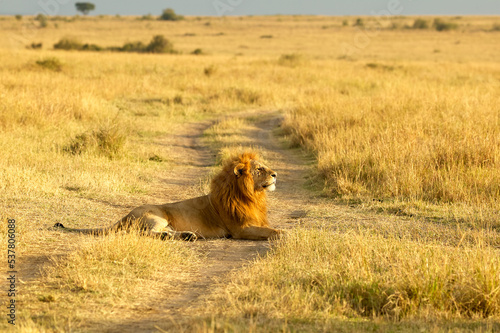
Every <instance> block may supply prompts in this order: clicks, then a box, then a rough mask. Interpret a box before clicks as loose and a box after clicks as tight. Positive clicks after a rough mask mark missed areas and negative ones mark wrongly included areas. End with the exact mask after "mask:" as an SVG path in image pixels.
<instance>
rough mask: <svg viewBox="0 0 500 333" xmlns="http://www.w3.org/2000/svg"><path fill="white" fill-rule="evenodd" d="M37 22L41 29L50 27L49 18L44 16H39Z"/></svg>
mask: <svg viewBox="0 0 500 333" xmlns="http://www.w3.org/2000/svg"><path fill="white" fill-rule="evenodd" d="M35 20H36V21H38V22H40V28H46V27H47V25H48V20H47V16H45V15H43V14H38V15H37V17H36V18H35Z"/></svg>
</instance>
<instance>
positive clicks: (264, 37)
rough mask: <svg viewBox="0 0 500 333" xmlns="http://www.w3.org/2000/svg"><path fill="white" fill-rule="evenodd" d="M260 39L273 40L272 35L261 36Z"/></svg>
mask: <svg viewBox="0 0 500 333" xmlns="http://www.w3.org/2000/svg"><path fill="white" fill-rule="evenodd" d="M260 38H263V39H266V38H269V39H270V38H273V35H262V36H260Z"/></svg>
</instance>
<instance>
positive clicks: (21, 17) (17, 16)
mask: <svg viewBox="0 0 500 333" xmlns="http://www.w3.org/2000/svg"><path fill="white" fill-rule="evenodd" d="M15 17H16V20H18V21H21V20H22V19H23V16H22V15H19V14H18V15H16V16H15Z"/></svg>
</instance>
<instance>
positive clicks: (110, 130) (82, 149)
mask: <svg viewBox="0 0 500 333" xmlns="http://www.w3.org/2000/svg"><path fill="white" fill-rule="evenodd" d="M125 142H126V136H125V135H124V134H123V133H122V132H121V130H119V129H118V128H117V127H102V128H100V129H98V130H95V131H92V132H85V133H82V134H79V135H77V136H76V137H75V138H73V139H72V140H71V142H70V143H69V144H68V145H67V146H65V147H64V148H63V150H64V151H65V152H68V153H71V154H73V155H80V154H83V153H87V152H96V153H98V154H101V155H104V156H108V157H110V158H113V157H116V156H118V155H119V154H120V153H121V151H122V149H123V146H124V145H125Z"/></svg>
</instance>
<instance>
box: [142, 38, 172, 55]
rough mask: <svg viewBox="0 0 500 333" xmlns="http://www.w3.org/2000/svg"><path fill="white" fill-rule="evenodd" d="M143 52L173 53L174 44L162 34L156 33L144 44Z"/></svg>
mask: <svg viewBox="0 0 500 333" xmlns="http://www.w3.org/2000/svg"><path fill="white" fill-rule="evenodd" d="M144 52H147V53H174V52H175V51H174V45H173V44H172V43H171V42H170V41H169V40H168V39H166V38H165V37H164V36H162V35H156V36H154V37H153V40H151V42H150V43H149V44H148V46H146V48H145V49H144Z"/></svg>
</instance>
